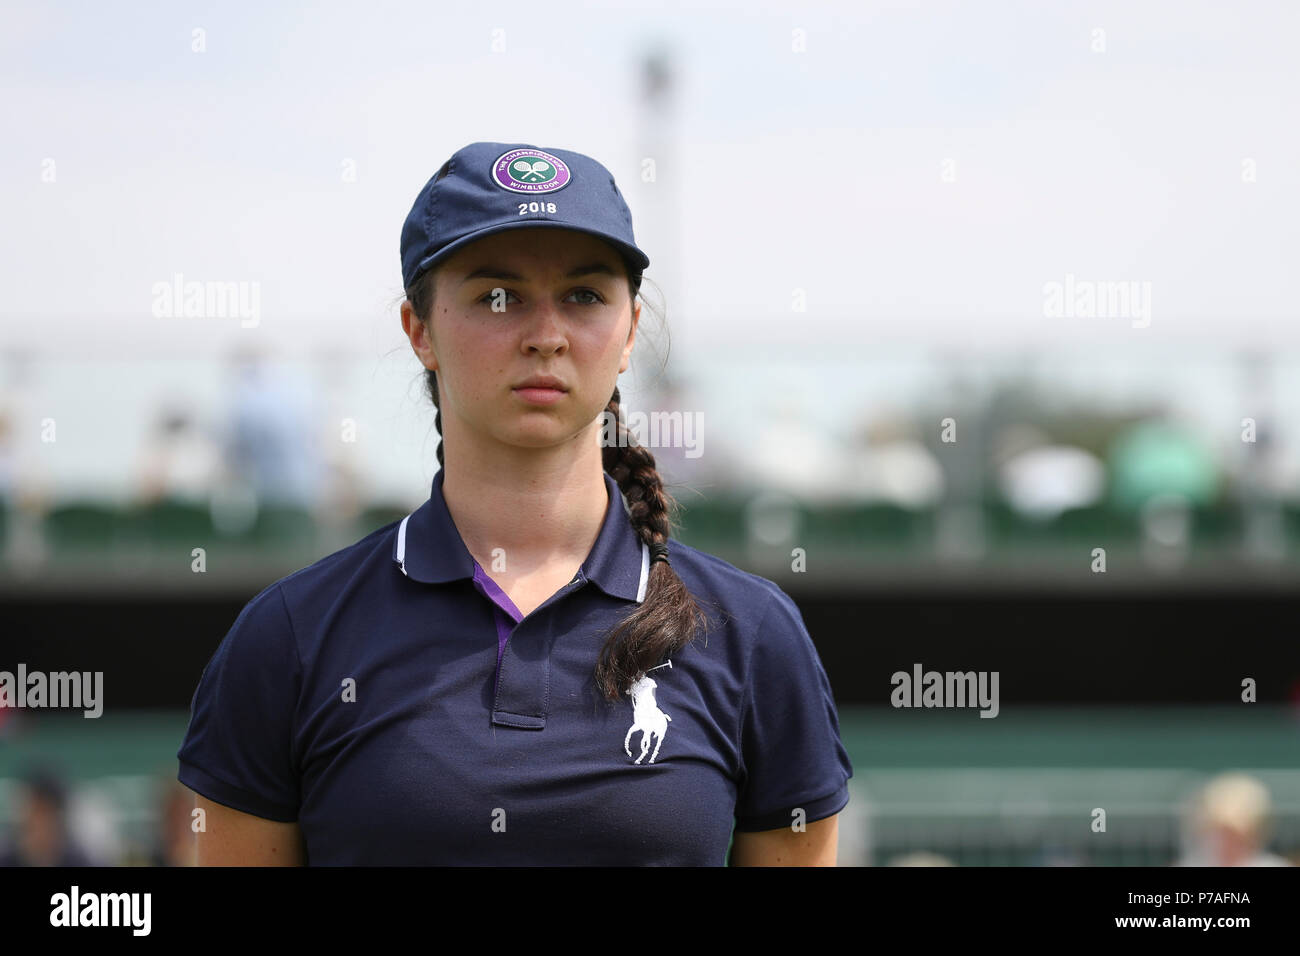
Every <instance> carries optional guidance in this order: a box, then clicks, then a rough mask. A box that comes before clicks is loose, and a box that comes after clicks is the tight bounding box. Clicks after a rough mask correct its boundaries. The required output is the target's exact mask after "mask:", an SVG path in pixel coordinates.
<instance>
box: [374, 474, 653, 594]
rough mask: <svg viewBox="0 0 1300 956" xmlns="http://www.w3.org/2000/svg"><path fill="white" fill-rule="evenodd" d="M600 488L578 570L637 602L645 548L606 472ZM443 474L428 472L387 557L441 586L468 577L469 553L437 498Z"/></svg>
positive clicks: (645, 574) (646, 568)
mask: <svg viewBox="0 0 1300 956" xmlns="http://www.w3.org/2000/svg"><path fill="white" fill-rule="evenodd" d="M602 474H603V475H604V478H605V491H606V494H607V495H608V496H609V505H608V507H607V508H606V509H605V520H604V522H603V523H602V524H601V526H600V533H599V534H598V535H597V536H596V543H595V544H594V545H592V548H591V553H590V554H588V555H587V560H586V561H584V562H583V564H582V569H581V571H579V574H581V575H583V576H585V577H586V579H587V580H588V581H591V582H592V583H593V584H595V585H596V586H597V587H598V588H600V589H601V590H602V591H604V592H605V593H606V594H608V595H610V596H611V597H618V598H623V599H625V600H628V601H636V602H638V603H640V602H641V601H643V600H645V591H646V582H647V581H648V580H649V575H650V549H649V548H647V547H646V546H645V545H644V544H643V543H642V542H641V540H640V538H638V537H637V534H636V531H635V530H633V528H632V522H631V521H630V520H629V517H628V515H629V514H630V512H629V510H628V506H627V501H626V500H625V499H624V497H623V493H622V491H620V490H619V487H618V483H617V482H616V481H614V479H613V478H612V477H610V475H609V473H608V472H602ZM443 476H444V472H443V471H441V470H439V471H438V473H437V474H436V475H434V476H433V485H432V488H431V490H430V494H429V500H428V501H426V502H425V503H424V504H422V505H421V506H420V507H419V508H417V509H416V510H415V511H413V512H411V513H410V514H409V515H407V516H406V517H405V518H403V519H402V521H401V523H400V524H399V525H398V527H397V535H396V539H395V540H394V542H393V561H394V562H395V563H396V564H397V566H398V568H399V569H400V570H401V571H402V573H403V574H405V575H406V576H407V577H409V578H411V579H413V580H416V581H420V582H423V583H425V584H441V583H444V582H447V581H457V580H460V579H461V578H472V577H474V563H475V562H474V556H473V555H471V554H470V553H469V549H468V548H467V547H465V542H464V541H463V540H462V539H461V536H460V531H459V530H458V529H457V528H456V523H455V522H454V521H452V519H451V512H450V511H448V510H447V502H446V500H445V499H444V498H443V496H442V480H443Z"/></svg>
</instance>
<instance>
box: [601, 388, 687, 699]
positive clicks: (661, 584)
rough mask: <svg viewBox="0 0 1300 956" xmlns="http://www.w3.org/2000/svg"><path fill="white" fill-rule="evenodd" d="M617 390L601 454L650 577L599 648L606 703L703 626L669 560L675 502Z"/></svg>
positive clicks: (619, 694)
mask: <svg viewBox="0 0 1300 956" xmlns="http://www.w3.org/2000/svg"><path fill="white" fill-rule="evenodd" d="M619 402H620V398H619V394H618V388H617V387H615V389H614V397H613V398H611V399H610V400H609V405H608V406H607V407H606V409H605V411H606V412H607V413H609V414H610V415H612V416H613V417H612V420H613V421H615V422H618V441H617V442H615V443H614V444H613V445H607V446H606V447H605V448H604V449H603V450H602V451H601V455H602V457H603V459H604V466H605V471H607V472H609V475H610V477H611V478H613V479H614V480H615V481H616V482H618V487H619V489H620V490H621V491H622V492H623V495H624V496H625V497H626V498H627V504H628V509H629V512H630V515H629V516H630V518H631V520H632V527H633V529H634V530H635V531H636V534H637V537H638V538H640V539H641V541H642V543H643V544H645V545H646V546H647V547H648V548H649V549H650V551H651V554H652V557H653V560H651V562H650V579H649V580H648V581H647V582H646V593H645V600H644V601H643V602H642V603H641V604H639V605H638V606H637V607H636V608H635V609H634V610H633V611H632V613H631V614H629V615H628V616H627V617H626V618H624V619H623V621H622V622H621V623H620V624H619V625H618V627H616V628H615V629H614V631H613V632H612V633H611V634H610V635H609V637H608V638H607V639H606V641H605V646H604V647H602V648H601V651H600V659H599V661H598V662H597V664H596V686H597V687H598V688H599V690H600V692H601V694H602V695H603V696H604V697H605V698H606V699H608V700H617V699H618V698H619V697H620V696H621V695H622V693H623V692H624V691H625V690H626V689H627V688H628V687H629V686H631V684H632V683H633V682H634V681H636V679H637V678H639V677H640V676H641V675H642V674H644V673H645V672H646V671H648V670H649V669H650V668H652V667H654V666H655V665H657V664H659V663H660V661H662V660H663V659H664V658H665V657H670V656H672V655H673V654H676V653H677V652H679V651H680V650H681V649H682V648H683V647H685V646H686V645H687V644H689V643H690V642H691V640H692V639H693V638H694V637H695V634H696V631H697V630H698V629H699V628H701V627H703V626H704V625H705V624H706V623H707V619H706V618H705V616H704V613H703V611H701V610H700V607H699V605H698V604H697V603H696V602H695V598H694V596H692V594H691V592H690V591H689V590H688V589H687V587H686V584H685V583H684V582H683V581H682V579H681V578H680V577H678V576H677V572H676V571H674V570H673V568H672V565H671V564H670V563H669V562H668V561H667V560H660V558H662V557H665V556H666V552H667V545H668V539H669V537H671V535H672V518H671V516H670V512H672V511H674V510H675V509H676V502H675V501H674V500H673V499H672V497H671V496H670V495H669V494H668V492H667V491H665V490H664V486H663V482H662V481H661V480H660V479H659V472H657V471H656V470H655V459H654V455H652V454H650V452H649V450H648V449H646V448H645V447H643V446H641V445H634V444H632V442H631V439H630V438H629V437H628V432H627V426H626V425H624V423H623V420H622V417H621V416H620V415H619Z"/></svg>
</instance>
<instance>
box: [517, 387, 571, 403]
mask: <svg viewBox="0 0 1300 956" xmlns="http://www.w3.org/2000/svg"><path fill="white" fill-rule="evenodd" d="M514 391H515V394H516V395H518V396H519V397H520V398H522V399H523V400H524V401H526V402H529V403H531V404H533V405H550V404H552V403H554V402H558V401H559V400H560V398H561V397H562V396H563V395H565V394H567V393H566V392H564V391H562V390H561V389H558V388H537V387H535V386H530V387H528V388H517V389H515V390H514Z"/></svg>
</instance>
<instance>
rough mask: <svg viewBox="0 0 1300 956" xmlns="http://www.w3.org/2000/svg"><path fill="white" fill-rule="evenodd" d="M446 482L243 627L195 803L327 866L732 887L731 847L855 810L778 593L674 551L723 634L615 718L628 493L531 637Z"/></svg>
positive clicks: (244, 620)
mask: <svg viewBox="0 0 1300 956" xmlns="http://www.w3.org/2000/svg"><path fill="white" fill-rule="evenodd" d="M442 479H443V473H442V472H439V473H438V474H437V476H436V477H435V478H434V480H433V488H432V493H431V495H430V497H429V500H428V501H426V502H425V503H424V504H423V505H421V506H420V507H419V508H418V509H417V510H416V511H414V512H413V513H412V514H410V515H408V516H407V517H405V518H403V519H402V520H401V521H400V522H394V523H392V524H390V525H388V526H387V527H384V528H381V529H380V530H378V531H376V532H374V533H373V534H370V535H368V536H367V537H365V538H363V539H362V540H361V541H359V542H357V543H356V544H354V545H352V546H350V547H348V548H345V549H343V550H341V551H338V552H336V553H334V554H332V555H330V556H328V557H326V558H323V559H322V560H320V561H318V562H316V563H315V564H313V565H311V566H310V567H307V568H304V569H302V570H301V571H297V572H295V573H294V574H291V575H289V576H288V577H286V578H283V579H282V580H280V581H277V582H276V583H275V584H272V585H271V586H269V587H268V588H266V589H265V590H263V591H262V592H261V593H260V594H258V595H257V596H256V597H255V598H253V599H252V600H251V601H250V602H249V603H248V604H247V605H246V606H245V607H244V609H243V611H242V612H241V613H240V615H239V617H238V618H237V619H236V621H235V623H234V625H233V627H231V629H230V631H229V632H228V633H227V634H226V636H225V638H224V639H223V640H222V642H221V644H220V646H219V647H218V648H217V650H216V651H215V653H214V654H213V655H212V658H211V659H210V660H209V661H208V664H207V666H206V667H205V668H204V671H203V676H202V677H201V679H200V681H199V685H198V689H197V690H196V691H195V694H194V698H193V702H192V706H191V715H190V725H189V730H188V732H187V734H186V736H185V740H184V742H183V743H182V745H181V748H180V750H179V752H178V754H177V756H178V758H179V760H180V773H179V779H180V781H181V782H182V783H184V784H185V785H186V786H188V787H190V788H191V789H193V790H195V791H196V792H198V793H200V794H202V795H204V796H205V797H208V798H209V799H211V800H213V801H215V802H217V803H220V804H224V805H225V806H228V807H233V808H234V809H236V810H242V811H244V812H245V813H251V814H254V815H255V816H259V817H265V818H266V819H269V820H278V821H286V822H287V821H295V820H296V821H298V823H299V826H300V827H301V829H302V833H303V836H304V839H305V842H306V848H307V860H308V863H310V864H313V865H358V864H360V865H366V864H374V865H385V864H410V865H444V864H445V865H506V866H509V865H583V864H590V865H614V866H618V865H646V864H660V865H705V866H719V865H725V863H726V859H725V856H726V850H727V846H728V843H729V842H730V839H731V833H732V828H733V825H734V827H735V829H737V830H742V831H746V830H769V829H776V828H780V827H787V826H789V825H790V824H791V822H792V821H793V820H795V819H796V818H797V816H796V814H797V811H798V810H802V811H803V819H805V820H807V821H808V822H812V821H814V820H819V819H822V818H824V817H828V816H830V815H832V814H835V813H838V812H839V811H840V810H841V809H842V808H843V807H844V806H845V804H847V803H848V799H849V794H848V785H847V781H848V779H849V778H850V777H851V776H852V774H853V769H852V766H851V765H850V762H849V759H848V755H847V754H846V753H845V750H844V747H843V745H842V743H841V741H840V736H839V720H838V716H837V713H836V708H835V702H834V700H833V698H832V696H831V688H830V683H829V681H828V680H827V678H826V673H825V671H824V670H823V668H822V665H821V661H820V660H819V658H818V656H817V651H816V649H815V648H814V646H813V643H812V640H811V638H810V637H809V635H808V631H807V629H806V627H805V626H804V622H803V618H802V616H801V615H800V613H799V610H798V608H797V607H796V606H795V604H794V602H793V601H792V600H791V599H790V597H789V596H788V595H786V594H785V592H784V591H782V590H781V589H780V588H779V587H778V586H777V585H775V584H773V583H772V582H771V581H768V580H767V579H765V578H762V577H759V576H757V575H754V574H750V573H747V572H745V571H741V570H739V569H738V568H736V567H734V566H732V565H730V564H728V563H727V562H725V561H723V560H721V559H719V558H717V557H714V556H712V555H709V554H706V553H704V552H702V551H699V550H696V549H695V548H691V547H689V546H688V545H685V544H683V543H681V542H679V541H672V542H671V543H670V549H671V558H670V559H671V561H672V565H673V568H674V570H675V571H676V572H677V573H678V575H680V576H681V578H682V580H683V581H684V582H685V584H686V586H687V587H688V588H689V589H690V590H691V592H692V593H693V594H694V595H695V597H696V600H697V601H698V602H699V603H700V605H701V607H702V608H703V610H704V611H705V613H706V614H707V615H708V617H709V621H710V624H709V629H708V631H707V632H706V633H701V634H700V635H699V636H697V637H696V638H695V640H694V641H692V642H691V643H690V644H689V645H688V646H687V647H686V648H685V649H684V650H683V651H682V652H680V653H679V654H677V655H675V656H673V658H672V659H671V666H668V665H667V664H665V665H663V666H660V667H658V668H656V669H654V670H653V671H652V672H651V673H649V674H647V675H646V677H645V678H644V679H642V680H641V681H639V682H638V685H637V687H636V688H635V690H636V691H637V693H636V695H635V697H633V696H626V695H625V696H624V697H623V698H622V699H621V700H620V701H618V702H611V701H606V700H604V699H603V698H601V697H600V695H599V693H598V692H597V690H596V688H595V684H594V681H593V679H592V674H593V669H594V667H595V664H596V660H597V656H598V654H599V652H600V648H601V647H602V645H603V643H604V641H605V637H606V636H607V635H608V633H609V632H610V631H611V630H612V629H613V627H614V626H615V625H616V624H617V623H618V622H619V621H620V620H621V619H622V618H623V617H624V616H625V615H626V614H627V613H628V612H629V611H630V610H631V609H632V608H634V607H635V606H636V604H637V603H638V602H640V601H642V600H643V599H644V597H645V591H646V580H647V576H648V574H649V570H650V555H649V551H648V549H647V548H646V547H645V546H644V545H643V544H642V543H641V541H640V540H639V539H638V538H637V536H636V533H635V531H634V530H633V529H632V525H631V523H630V521H629V519H628V512H627V504H626V500H625V499H624V498H623V496H622V494H621V492H620V491H619V488H618V485H617V484H616V483H615V481H614V479H613V478H611V477H610V476H609V475H608V474H606V475H605V485H606V490H607V492H608V495H609V506H608V507H607V508H606V512H605V518H604V521H603V524H602V526H601V529H600V532H599V535H598V536H597V539H596V542H595V545H594V546H593V547H592V550H591V553H590V554H589V555H588V557H587V560H586V561H585V562H584V563H583V565H582V567H581V569H580V570H579V571H578V573H577V575H576V576H575V577H574V579H573V580H572V581H570V582H569V584H567V585H566V586H565V587H563V588H561V589H560V590H559V591H558V592H556V593H555V594H554V595H552V596H551V597H550V598H549V599H547V601H546V602H545V603H544V604H542V605H541V606H540V607H538V608H537V609H536V610H534V611H533V612H532V613H530V614H529V615H527V616H526V617H524V616H522V615H520V614H519V611H518V609H517V608H516V607H515V606H514V604H513V603H512V602H511V601H510V600H509V598H508V597H506V596H505V594H504V593H503V592H502V591H501V589H500V588H499V587H497V585H496V584H495V583H494V582H493V581H492V579H491V578H490V577H489V576H488V575H487V574H485V573H484V571H483V569H482V568H480V567H479V566H478V564H477V562H476V561H475V560H474V558H473V556H472V555H471V554H470V553H469V550H468V549H467V548H466V547H465V544H464V542H463V541H462V540H461V537H460V534H459V532H458V531H457V529H456V526H455V524H454V522H453V521H452V519H451V515H450V513H449V512H448V510H447V506H446V502H445V501H444V499H443V496H442Z"/></svg>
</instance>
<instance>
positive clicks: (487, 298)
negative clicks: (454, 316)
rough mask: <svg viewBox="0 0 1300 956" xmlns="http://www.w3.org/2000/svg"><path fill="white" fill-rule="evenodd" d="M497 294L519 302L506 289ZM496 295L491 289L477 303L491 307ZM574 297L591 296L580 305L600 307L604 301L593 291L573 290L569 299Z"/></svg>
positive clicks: (581, 301)
mask: <svg viewBox="0 0 1300 956" xmlns="http://www.w3.org/2000/svg"><path fill="white" fill-rule="evenodd" d="M499 294H500V295H501V296H503V297H508V298H510V299H514V300H515V301H516V302H518V301H519V297H518V296H517V295H515V294H514V293H513V292H510V291H508V290H506V289H501V290H500V291H499ZM497 295H498V290H496V289H493V290H492V291H491V292H486V293H484V294H483V296H482V297H480V298H479V300H478V301H479V303H480V304H486V305H491V304H492V303H493V302H494V301H496V297H497ZM575 295H580V296H591V298H590V299H585V300H580V301H579V304H580V305H600V304H602V303H604V301H605V299H604V298H603V297H602V296H601V294H600V293H599V292H597V291H596V290H594V289H575V290H573V291H572V292H570V293H569V296H570V297H571V296H575Z"/></svg>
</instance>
